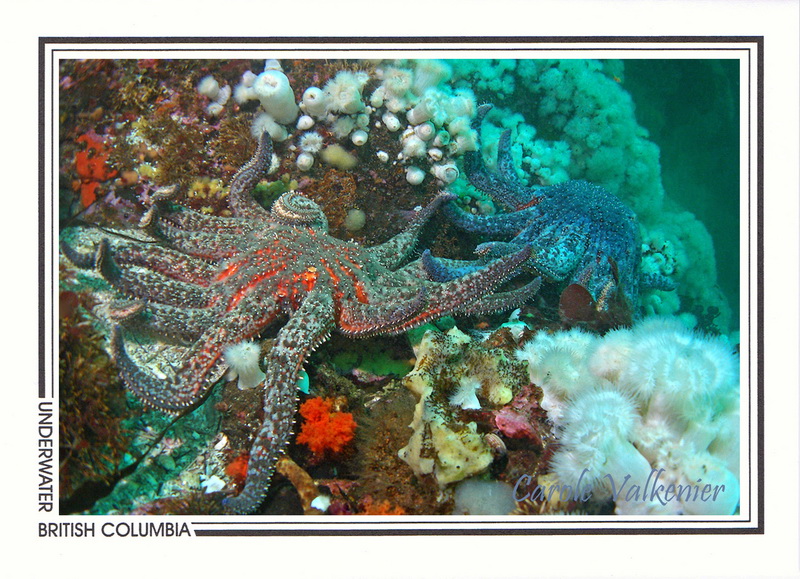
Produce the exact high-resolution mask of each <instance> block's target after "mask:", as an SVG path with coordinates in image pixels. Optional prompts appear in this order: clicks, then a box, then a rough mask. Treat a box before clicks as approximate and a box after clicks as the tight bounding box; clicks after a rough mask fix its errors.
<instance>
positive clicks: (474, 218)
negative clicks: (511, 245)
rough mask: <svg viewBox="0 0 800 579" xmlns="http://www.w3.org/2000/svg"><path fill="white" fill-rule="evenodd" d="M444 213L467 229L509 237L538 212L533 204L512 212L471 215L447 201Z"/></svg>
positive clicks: (535, 216) (459, 225) (524, 225)
mask: <svg viewBox="0 0 800 579" xmlns="http://www.w3.org/2000/svg"><path fill="white" fill-rule="evenodd" d="M444 214H445V215H446V216H447V218H448V219H450V221H452V222H453V223H454V224H455V225H457V226H458V227H460V228H462V229H466V230H467V231H471V232H473V233H482V234H484V235H492V236H501V237H511V236H513V235H516V234H517V233H519V231H520V230H521V229H522V228H524V227H526V226H527V224H528V223H529V222H531V221H532V220H534V219H536V218H537V217H538V216H539V214H540V212H539V209H538V208H537V207H535V206H534V207H528V208H527V209H522V210H520V211H516V212H514V213H498V214H496V215H473V214H471V213H467V212H466V211H464V210H463V209H462V208H461V207H459V206H458V205H456V204H455V203H448V204H447V205H446V206H445V208H444Z"/></svg>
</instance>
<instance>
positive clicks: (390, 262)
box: [368, 193, 454, 270]
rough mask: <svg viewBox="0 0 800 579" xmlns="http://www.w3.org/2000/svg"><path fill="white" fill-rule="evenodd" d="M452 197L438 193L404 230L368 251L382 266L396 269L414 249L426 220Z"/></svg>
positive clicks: (452, 197)
mask: <svg viewBox="0 0 800 579" xmlns="http://www.w3.org/2000/svg"><path fill="white" fill-rule="evenodd" d="M452 199H454V196H453V195H450V194H449V193H439V194H438V195H437V196H436V197H434V198H433V201H431V202H430V203H429V204H428V205H427V207H425V208H424V209H422V210H420V211H419V212H418V213H417V214H416V215H415V216H414V218H413V219H412V220H411V223H410V224H409V225H408V227H406V228H405V230H403V231H402V232H401V233H399V234H398V235H395V236H394V237H393V238H392V239H390V240H389V241H387V242H386V243H382V244H380V245H376V246H375V247H371V248H369V250H368V252H369V253H370V254H371V255H372V257H373V258H375V259H376V260H377V261H378V262H379V263H380V264H381V265H383V266H384V267H386V268H388V269H392V270H394V269H397V268H398V267H400V264H401V263H403V262H404V261H405V260H406V258H407V257H408V255H409V254H410V253H411V251H412V250H413V249H414V246H415V245H416V243H417V237H418V236H419V232H420V230H421V229H422V227H423V226H424V225H425V224H426V223H427V222H428V220H429V219H430V218H431V216H432V215H433V214H434V212H435V211H436V210H437V209H438V208H439V207H440V206H441V205H442V203H444V202H445V201H450V200H452Z"/></svg>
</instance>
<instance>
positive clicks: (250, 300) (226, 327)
mask: <svg viewBox="0 0 800 579" xmlns="http://www.w3.org/2000/svg"><path fill="white" fill-rule="evenodd" d="M245 301H246V303H245V305H246V306H247V307H248V308H249V310H248V311H253V312H256V314H255V315H251V316H243V315H241V314H240V312H238V311H234V312H228V313H227V314H226V315H224V316H223V317H222V318H220V319H218V320H217V323H216V324H215V325H213V326H211V327H209V328H208V329H206V330H205V331H204V332H203V333H202V335H201V336H200V339H199V340H197V341H196V342H195V343H194V345H193V346H192V347H191V348H190V349H189V351H188V352H187V354H186V356H185V357H184V362H183V364H182V366H181V367H180V369H179V370H178V371H177V372H176V373H175V375H174V376H171V377H168V378H166V379H161V378H157V377H155V376H154V375H153V374H151V373H150V372H147V371H145V370H144V369H142V368H141V367H140V366H139V365H138V364H137V363H136V362H134V360H132V359H131V357H130V356H129V354H128V351H127V349H126V347H125V340H124V338H123V333H122V328H121V326H115V327H114V330H113V335H112V340H111V354H112V358H113V359H114V361H115V362H116V364H117V367H118V368H119V371H120V375H121V376H122V379H123V381H124V382H125V384H126V385H127V386H128V388H129V389H130V390H131V392H133V393H134V394H135V395H136V396H138V397H139V398H140V399H141V400H142V401H143V402H145V403H146V404H148V405H149V406H152V407H155V408H158V409H159V410H163V411H165V412H180V411H182V410H184V409H186V408H189V407H191V406H192V405H194V404H195V403H196V402H198V401H199V400H200V399H202V398H203V396H204V395H205V393H206V392H207V391H208V389H209V388H211V386H213V385H214V383H215V382H216V381H217V380H218V379H219V377H220V376H221V375H222V373H223V372H224V371H225V370H226V369H227V365H226V364H225V361H224V359H223V352H224V350H225V347H226V346H228V345H230V344H235V343H238V342H241V341H242V340H246V339H248V338H251V337H252V336H254V335H256V334H257V333H258V332H259V331H260V330H261V329H262V328H264V327H266V326H267V325H269V324H270V323H271V322H272V321H273V320H274V319H275V318H276V317H277V315H278V314H279V313H280V309H279V308H278V306H277V304H276V302H275V301H274V300H272V299H271V298H267V299H265V298H263V297H262V296H260V295H258V294H256V293H254V294H251V295H248V296H246V297H245V298H244V300H243V302H245Z"/></svg>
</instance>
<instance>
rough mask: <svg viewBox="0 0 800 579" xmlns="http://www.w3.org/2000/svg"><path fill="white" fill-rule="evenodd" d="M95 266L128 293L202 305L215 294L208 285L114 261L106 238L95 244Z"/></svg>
mask: <svg viewBox="0 0 800 579" xmlns="http://www.w3.org/2000/svg"><path fill="white" fill-rule="evenodd" d="M95 267H96V268H97V271H98V272H99V273H100V275H102V276H103V278H105V279H106V281H108V282H109V283H110V284H111V285H113V286H114V287H115V288H117V289H118V290H119V291H120V292H122V293H123V294H125V295H127V296H128V297H133V298H142V299H148V300H150V299H152V300H154V301H158V302H159V303H163V304H169V305H175V306H186V307H194V308H203V307H207V306H208V305H209V304H210V303H211V301H212V297H213V295H214V294H213V293H212V292H211V290H210V289H209V288H204V287H202V286H199V285H196V284H190V283H185V282H182V281H176V280H174V279H172V278H170V277H167V276H166V275H163V274H160V273H157V272H154V271H150V270H147V269H140V270H138V271H135V272H134V271H133V270H132V269H131V268H130V267H121V266H120V265H119V264H117V263H116V262H115V261H114V258H113V256H112V254H111V248H110V246H109V243H108V240H107V239H103V240H102V241H101V242H100V243H99V244H98V246H97V253H96V254H95Z"/></svg>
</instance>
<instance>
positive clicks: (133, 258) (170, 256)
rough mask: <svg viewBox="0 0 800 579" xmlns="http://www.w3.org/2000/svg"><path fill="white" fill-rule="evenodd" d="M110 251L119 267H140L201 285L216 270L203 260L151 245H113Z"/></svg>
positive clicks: (212, 276)
mask: <svg viewBox="0 0 800 579" xmlns="http://www.w3.org/2000/svg"><path fill="white" fill-rule="evenodd" d="M113 254H114V262H116V263H117V264H118V265H120V266H130V265H135V266H139V267H144V268H147V269H149V270H151V271H154V272H158V273H160V274H163V275H165V276H167V277H169V278H171V279H174V280H177V281H184V282H188V283H193V284H197V285H201V286H207V285H208V284H209V283H211V282H212V281H213V279H214V275H215V273H216V266H215V264H213V263H210V262H209V261H207V260H204V259H200V258H197V257H192V256H189V255H186V254H184V253H181V252H179V251H176V250H174V249H171V248H168V247H162V246H160V245H155V244H149V245H145V244H133V243H123V244H117V245H115V246H114V249H113Z"/></svg>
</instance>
